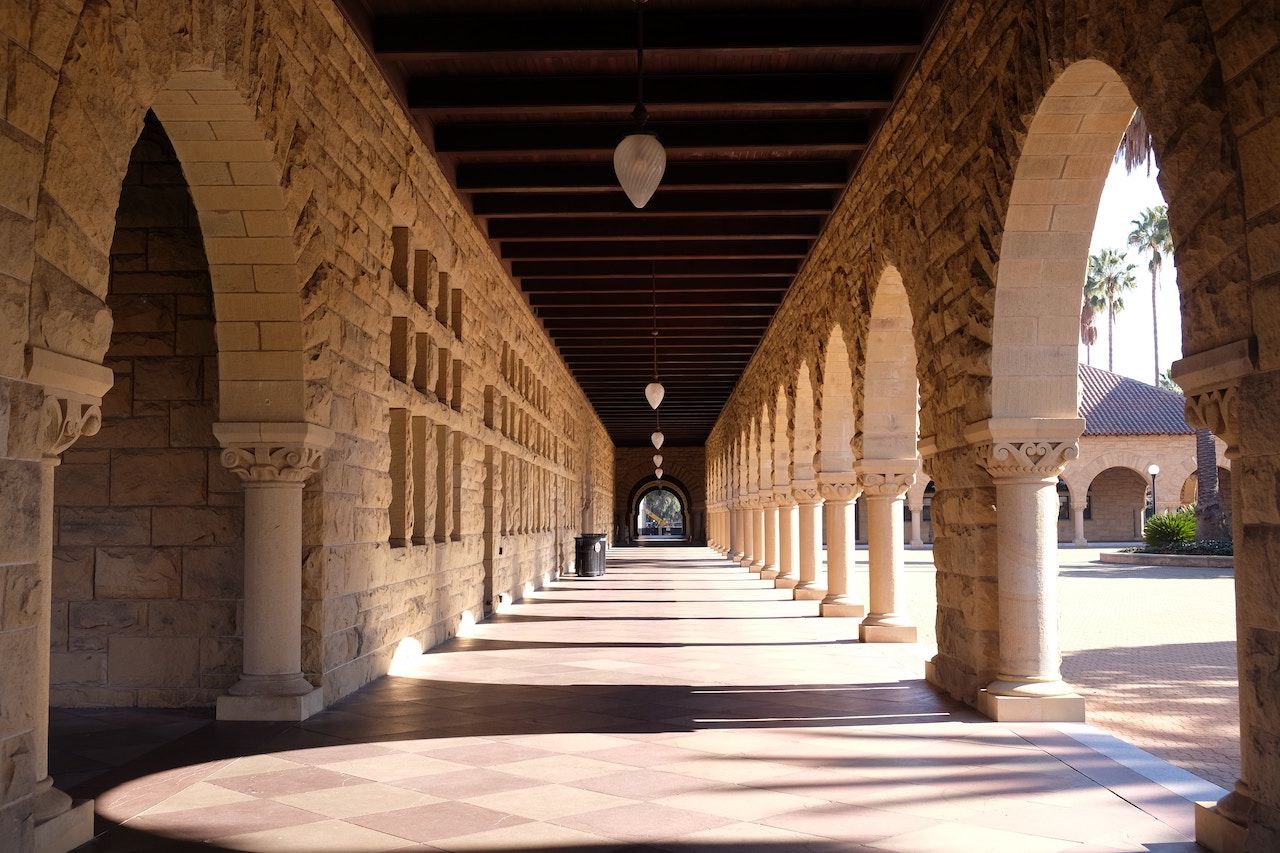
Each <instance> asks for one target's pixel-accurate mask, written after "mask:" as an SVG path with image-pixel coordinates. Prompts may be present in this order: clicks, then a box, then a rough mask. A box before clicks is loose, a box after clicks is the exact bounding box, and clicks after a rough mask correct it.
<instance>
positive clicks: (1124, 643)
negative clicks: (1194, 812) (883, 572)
mask: <svg viewBox="0 0 1280 853" xmlns="http://www.w3.org/2000/svg"><path fill="white" fill-rule="evenodd" d="M1109 550H1114V549H1109ZM1101 551H1102V549H1099V548H1063V549H1062V550H1060V551H1059V561H1060V563H1061V566H1062V569H1061V572H1060V575H1059V577H1060V581H1059V594H1060V596H1061V619H1060V620H1059V625H1060V627H1059V630H1060V632H1061V645H1062V652H1063V661H1062V671H1063V675H1064V677H1065V678H1066V680H1067V681H1068V682H1069V683H1071V684H1073V685H1075V686H1076V687H1077V688H1078V689H1079V690H1080V692H1081V693H1082V694H1083V695H1084V696H1085V698H1086V700H1087V708H1088V719H1089V722H1090V723H1092V724H1093V725H1096V726H1098V727H1100V728H1103V729H1106V730H1108V731H1111V732H1114V733H1115V734H1117V735H1119V736H1120V737H1122V738H1124V739H1125V740H1127V741H1129V742H1130V743H1133V744H1134V745H1136V746H1139V747H1141V748H1142V749H1145V750H1147V751H1148V752H1151V753H1153V754H1155V755H1158V756H1159V757H1161V758H1163V759H1164V760H1166V761H1168V762H1170V763H1172V764H1175V765H1177V766H1179V767H1182V768H1183V769H1186V770H1189V771H1191V772H1192V773H1195V774H1196V775H1197V776H1200V777H1201V778H1203V779H1207V780H1209V781H1210V782H1213V783H1214V784H1216V785H1220V786H1222V787H1224V788H1230V787H1231V786H1232V785H1234V784H1235V780H1236V777H1237V776H1238V775H1239V768H1240V724H1239V719H1240V718H1239V705H1238V703H1237V699H1236V658H1235V654H1236V651H1235V648H1236V644H1235V598H1234V595H1235V593H1234V582H1233V580H1232V574H1231V570H1230V569H1182V568H1169V567H1155V566H1111V565H1104V564H1101V563H1097V562H1095V561H1096V560H1097V559H1098V555H1099V554H1100V553H1101ZM858 560H859V562H858V563H857V566H856V571H855V572H854V574H853V575H852V576H851V582H852V583H853V587H852V588H853V589H854V591H855V595H856V596H860V597H861V598H860V600H864V601H865V600H866V599H865V595H866V583H867V574H866V552H865V551H859V552H858ZM907 589H908V601H909V606H910V611H911V613H912V615H913V616H914V617H915V618H916V620H917V622H918V623H919V626H920V642H921V654H922V655H924V656H926V657H927V656H929V655H931V654H932V653H933V648H934V643H935V642H936V640H935V634H934V621H933V613H934V611H935V607H936V601H937V598H936V593H935V588H934V574H933V555H932V552H930V551H915V550H911V551H908V552H907Z"/></svg>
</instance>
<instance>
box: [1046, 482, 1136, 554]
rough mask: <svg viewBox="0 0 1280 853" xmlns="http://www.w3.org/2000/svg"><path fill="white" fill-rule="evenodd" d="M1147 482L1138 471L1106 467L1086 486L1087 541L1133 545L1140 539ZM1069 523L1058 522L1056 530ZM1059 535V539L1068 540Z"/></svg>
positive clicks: (1067, 537) (1066, 537) (1085, 533)
mask: <svg viewBox="0 0 1280 853" xmlns="http://www.w3.org/2000/svg"><path fill="white" fill-rule="evenodd" d="M1147 485H1148V484H1147V481H1146V480H1145V479H1143V478H1142V477H1141V476H1139V475H1138V472H1137V471H1130V470H1129V469H1127V468H1108V469H1107V470H1105V471H1103V472H1102V473H1101V474H1099V475H1098V476H1097V477H1095V478H1094V480H1093V484H1092V485H1091V486H1090V487H1089V504H1090V512H1089V518H1086V519H1085V520H1084V535H1085V538H1086V539H1088V540H1089V541H1090V542H1134V541H1136V540H1138V539H1141V538H1142V524H1143V511H1144V510H1145V508H1146V504H1147V500H1148V497H1147ZM1063 524H1069V522H1059V527H1060V528H1061V526H1062V525H1063ZM1069 538H1070V537H1069V536H1066V535H1064V534H1063V533H1062V532H1061V531H1060V532H1059V539H1069Z"/></svg>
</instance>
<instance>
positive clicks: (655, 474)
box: [653, 468, 662, 480]
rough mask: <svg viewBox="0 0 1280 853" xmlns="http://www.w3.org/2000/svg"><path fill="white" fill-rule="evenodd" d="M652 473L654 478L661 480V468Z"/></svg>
mask: <svg viewBox="0 0 1280 853" xmlns="http://www.w3.org/2000/svg"><path fill="white" fill-rule="evenodd" d="M653 473H654V476H656V477H657V478H658V479H659V480H661V479H662V469H661V468H659V469H658V470H657V471H654V472H653Z"/></svg>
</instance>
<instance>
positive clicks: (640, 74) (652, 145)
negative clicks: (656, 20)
mask: <svg viewBox="0 0 1280 853" xmlns="http://www.w3.org/2000/svg"><path fill="white" fill-rule="evenodd" d="M631 117H632V118H634V119H635V121H636V131H635V132H634V133H632V134H629V135H628V136H626V137H625V138H624V139H623V140H622V141H621V142H619V143H618V147H617V148H615V149H613V172H614V174H615V175H617V176H618V183H619V184H621V185H622V191H623V192H624V193H626V194H627V198H629V199H631V203H632V204H634V205H635V206H636V207H637V208H643V207H644V206H645V205H646V204H648V203H649V199H651V198H653V193H654V191H656V190H657V189H658V184H659V183H661V182H662V175H663V173H664V172H666V170H667V152H666V149H664V148H663V147H662V143H661V142H659V141H658V137H657V135H655V134H654V133H652V132H651V131H647V130H645V129H644V128H645V124H646V123H648V121H649V111H648V110H646V109H645V107H644V0H636V108H635V109H634V110H633V111H632V113H631Z"/></svg>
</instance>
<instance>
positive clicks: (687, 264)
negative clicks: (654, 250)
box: [511, 257, 800, 278]
mask: <svg viewBox="0 0 1280 853" xmlns="http://www.w3.org/2000/svg"><path fill="white" fill-rule="evenodd" d="M799 269H800V259H799V258H795V257H791V258H726V259H723V260H722V259H719V258H680V259H668V260H660V261H654V262H650V261H649V260H648V259H645V258H615V259H611V260H586V261H578V260H563V261H513V262H512V264H511V274H512V275H514V276H516V277H517V278H525V277H529V278H612V277H614V276H628V277H632V278H634V277H637V276H643V275H650V274H653V275H663V274H666V275H674V276H687V277H690V278H692V277H696V276H712V277H715V278H723V277H724V276H730V275H732V276H743V277H750V276H755V275H778V274H780V273H790V274H792V275H794V274H795V273H796V272H797V271H798V270H799Z"/></svg>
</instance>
